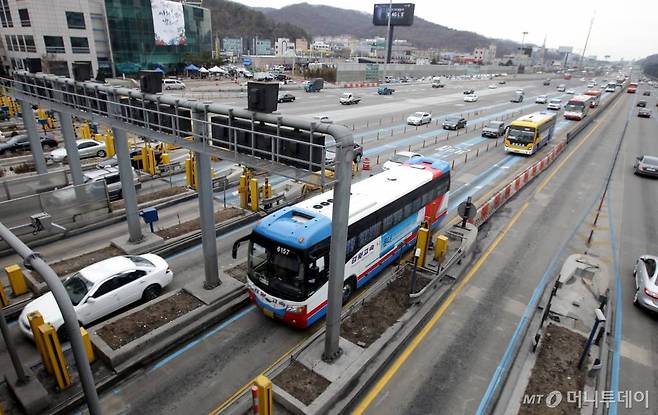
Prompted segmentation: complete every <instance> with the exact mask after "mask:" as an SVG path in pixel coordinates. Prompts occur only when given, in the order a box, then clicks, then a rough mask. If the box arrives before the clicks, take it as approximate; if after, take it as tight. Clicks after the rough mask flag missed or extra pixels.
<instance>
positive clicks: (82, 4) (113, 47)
mask: <svg viewBox="0 0 658 415" xmlns="http://www.w3.org/2000/svg"><path fill="white" fill-rule="evenodd" d="M158 8H159V9H160V10H161V9H163V8H164V9H169V10H173V11H174V14H177V15H178V16H177V22H176V23H179V27H183V28H184V29H183V30H182V31H180V30H179V32H182V33H174V37H169V38H167V35H168V34H170V32H171V29H170V28H169V27H166V25H165V26H163V25H161V24H160V25H158V27H156V21H157V19H154V18H153V12H152V10H154V9H155V10H158ZM156 17H157V16H156ZM0 26H1V27H0V43H2V48H1V49H0V51H2V49H4V51H2V66H3V69H5V71H11V70H28V71H30V72H46V73H52V74H56V75H63V76H69V77H75V76H76V74H77V75H79V76H80V77H85V78H88V77H89V76H91V77H95V76H97V74H98V72H99V70H103V71H104V72H105V73H106V74H116V75H118V74H121V73H126V74H128V73H136V72H138V71H139V70H140V69H153V68H154V67H156V66H161V67H163V68H164V69H165V70H172V71H173V70H175V69H177V68H178V67H182V66H183V65H184V63H185V59H186V57H187V56H189V55H194V54H200V53H203V52H207V53H208V54H210V52H211V47H212V46H211V40H212V39H211V30H210V11H209V10H208V9H205V8H202V7H198V6H196V5H193V4H188V3H184V4H181V3H180V2H176V1H167V0H0ZM161 35H163V36H164V40H163V38H162V37H160V36H161Z"/></svg>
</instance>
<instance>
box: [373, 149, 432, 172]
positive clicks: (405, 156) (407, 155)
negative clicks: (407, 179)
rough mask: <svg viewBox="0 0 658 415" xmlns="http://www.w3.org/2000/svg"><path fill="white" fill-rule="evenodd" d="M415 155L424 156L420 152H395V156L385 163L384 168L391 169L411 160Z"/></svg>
mask: <svg viewBox="0 0 658 415" xmlns="http://www.w3.org/2000/svg"><path fill="white" fill-rule="evenodd" d="M415 157H422V156H421V155H420V154H418V153H414V152H411V151H399V152H398V153H397V154H395V155H394V156H393V157H391V158H390V159H389V160H387V161H386V163H384V165H383V166H382V169H383V170H390V169H392V168H393V167H397V166H400V165H402V164H404V163H407V162H408V161H409V160H411V159H412V158H415Z"/></svg>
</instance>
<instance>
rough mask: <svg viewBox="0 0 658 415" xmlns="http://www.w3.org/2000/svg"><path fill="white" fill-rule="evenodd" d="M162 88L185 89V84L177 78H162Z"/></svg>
mask: <svg viewBox="0 0 658 415" xmlns="http://www.w3.org/2000/svg"><path fill="white" fill-rule="evenodd" d="M162 89H165V90H166V89H185V84H184V83H183V82H182V81H179V80H178V79H163V80H162Z"/></svg>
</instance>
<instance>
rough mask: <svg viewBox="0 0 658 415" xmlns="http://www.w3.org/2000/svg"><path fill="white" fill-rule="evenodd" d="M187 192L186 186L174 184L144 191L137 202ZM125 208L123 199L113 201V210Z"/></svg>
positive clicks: (138, 196)
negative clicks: (156, 189)
mask: <svg viewBox="0 0 658 415" xmlns="http://www.w3.org/2000/svg"><path fill="white" fill-rule="evenodd" d="M185 192H187V188H186V187H185V186H174V187H169V188H167V189H162V190H158V191H156V192H151V193H144V194H141V195H137V204H140V203H146V202H150V201H152V200H158V199H162V198H165V197H169V196H174V195H178V194H181V193H185ZM122 208H123V199H121V200H115V201H114V202H112V210H116V209H122Z"/></svg>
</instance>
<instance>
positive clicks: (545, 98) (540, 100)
mask: <svg viewBox="0 0 658 415" xmlns="http://www.w3.org/2000/svg"><path fill="white" fill-rule="evenodd" d="M547 102H548V96H547V95H540V96H538V97H537V98H535V104H545V103H547Z"/></svg>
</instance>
